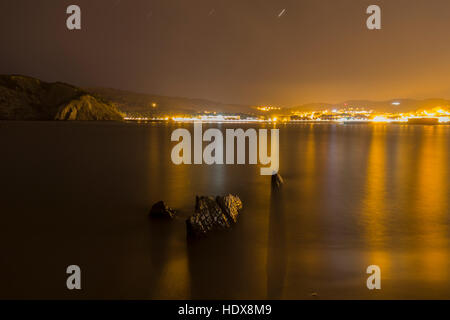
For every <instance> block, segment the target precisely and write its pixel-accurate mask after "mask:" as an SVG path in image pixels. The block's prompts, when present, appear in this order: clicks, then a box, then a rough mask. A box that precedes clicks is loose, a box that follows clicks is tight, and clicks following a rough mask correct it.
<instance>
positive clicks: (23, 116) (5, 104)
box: [0, 75, 123, 120]
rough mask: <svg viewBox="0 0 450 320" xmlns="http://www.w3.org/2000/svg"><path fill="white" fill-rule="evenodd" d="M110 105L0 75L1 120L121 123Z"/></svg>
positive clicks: (75, 91)
mask: <svg viewBox="0 0 450 320" xmlns="http://www.w3.org/2000/svg"><path fill="white" fill-rule="evenodd" d="M122 119H123V116H122V114H121V113H120V112H119V111H118V110H117V108H116V107H115V106H113V105H112V104H111V103H109V102H107V101H104V100H102V99H100V98H98V97H96V96H94V95H92V94H90V93H88V92H86V91H85V90H83V89H81V88H77V87H75V86H72V85H69V84H66V83H61V82H55V83H48V82H44V81H41V80H39V79H35V78H31V77H26V76H20V75H0V120H122Z"/></svg>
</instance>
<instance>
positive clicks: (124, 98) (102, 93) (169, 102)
mask: <svg viewBox="0 0 450 320" xmlns="http://www.w3.org/2000/svg"><path fill="white" fill-rule="evenodd" d="M85 90H86V91H88V92H90V93H91V94H94V95H95V96H98V97H101V98H102V99H105V100H107V101H111V102H113V103H114V104H115V105H116V106H117V107H118V108H119V109H120V110H121V111H122V112H125V113H127V114H130V115H132V114H136V115H142V116H165V115H169V116H173V115H191V114H195V113H198V112H205V111H208V112H218V113H234V114H247V115H256V114H259V112H258V110H257V109H256V108H253V107H250V106H246V105H236V104H226V103H219V102H213V101H209V100H204V99H190V98H180V97H166V96H160V95H151V94H143V93H135V92H130V91H123V90H117V89H107V88H86V89H85Z"/></svg>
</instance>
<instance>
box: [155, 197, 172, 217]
mask: <svg viewBox="0 0 450 320" xmlns="http://www.w3.org/2000/svg"><path fill="white" fill-rule="evenodd" d="M175 214H176V211H175V210H173V209H172V208H169V207H168V206H167V205H166V204H165V203H164V201H159V202H157V203H155V204H154V205H153V206H152V208H151V210H150V217H152V218H157V219H173V218H174V217H175Z"/></svg>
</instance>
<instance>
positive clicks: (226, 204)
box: [186, 194, 242, 237]
mask: <svg viewBox="0 0 450 320" xmlns="http://www.w3.org/2000/svg"><path fill="white" fill-rule="evenodd" d="M241 209H242V201H241V199H239V197H238V196H233V195H231V194H230V195H227V196H224V197H220V196H218V197H216V198H214V197H205V196H202V197H198V196H197V197H196V203H195V214H194V215H192V216H191V217H190V218H189V219H188V220H186V227H187V233H188V236H190V237H200V236H204V235H206V234H208V233H209V232H212V231H218V230H227V229H229V228H230V227H231V226H232V225H233V224H235V223H236V222H237V219H238V216H239V211H240V210H241Z"/></svg>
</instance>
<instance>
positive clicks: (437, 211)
mask: <svg viewBox="0 0 450 320" xmlns="http://www.w3.org/2000/svg"><path fill="white" fill-rule="evenodd" d="M442 129H443V128H442V127H424V128H423V130H424V135H423V136H424V140H423V145H422V148H421V150H420V151H421V152H420V154H419V155H418V156H419V168H418V171H419V172H420V174H419V175H418V183H417V190H418V191H417V195H416V197H415V199H416V201H415V202H416V203H415V206H414V207H415V208H416V209H417V212H416V216H417V220H418V221H417V226H418V232H419V242H418V243H417V245H418V246H419V248H420V262H421V264H422V266H423V267H422V268H421V270H422V272H423V274H422V277H423V278H424V279H427V280H430V281H443V280H446V279H448V276H449V270H448V269H449V262H448V259H449V253H448V240H447V230H446V227H445V226H446V223H445V222H446V219H448V216H447V215H448V199H447V193H446V192H447V190H448V180H447V179H448V176H447V175H446V174H445V173H446V172H447V167H448V159H447V149H448V141H447V140H446V137H445V135H443V134H439V130H442Z"/></svg>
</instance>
